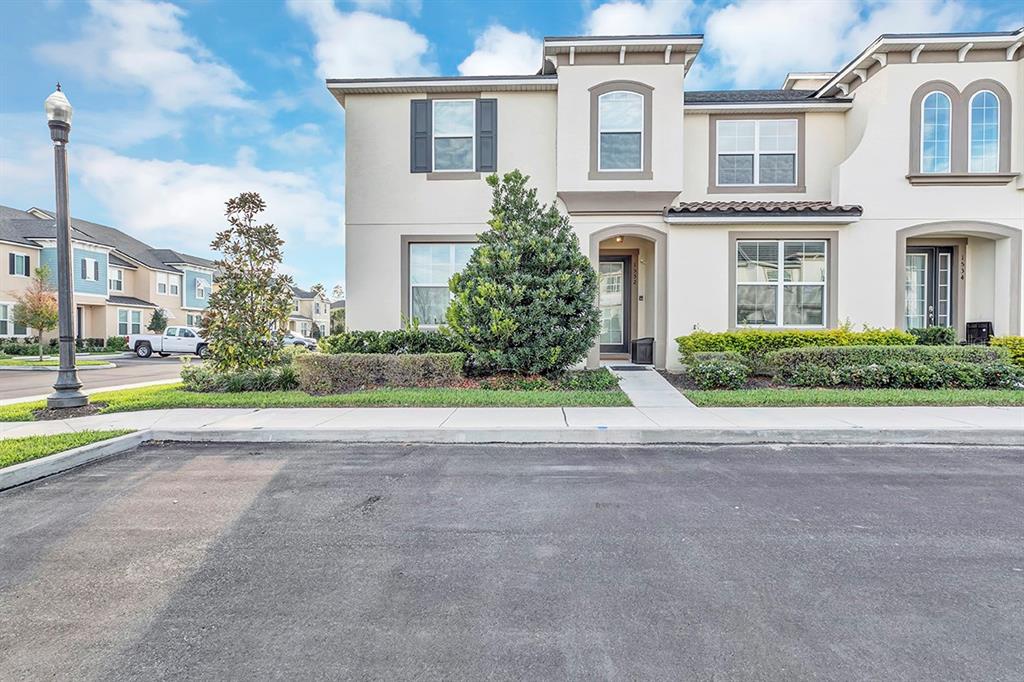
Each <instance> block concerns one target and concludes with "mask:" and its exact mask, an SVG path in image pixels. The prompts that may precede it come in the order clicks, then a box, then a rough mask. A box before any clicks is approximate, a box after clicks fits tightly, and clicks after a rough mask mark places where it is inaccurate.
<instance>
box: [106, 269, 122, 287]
mask: <svg viewBox="0 0 1024 682" xmlns="http://www.w3.org/2000/svg"><path fill="white" fill-rule="evenodd" d="M108 279H109V282H108V286H109V288H110V290H111V291H124V270H122V269H120V268H111V270H110V277H109V278H108Z"/></svg>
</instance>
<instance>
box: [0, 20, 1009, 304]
mask: <svg viewBox="0 0 1024 682" xmlns="http://www.w3.org/2000/svg"><path fill="white" fill-rule="evenodd" d="M1022 24H1024V3H1021V2H1018V1H1015V0H1006V1H998V2H996V1H988V2H981V1H977V0H974V1H972V0H732V1H731V2H730V1H726V2H722V1H719V2H697V1H695V0H694V1H691V0H646V1H643V0H635V1H631V0H616V1H612V2H600V1H599V0H593V1H579V0H563V1H560V2H559V1H554V2H540V1H537V0H517V1H509V2H499V1H496V0H495V1H490V2H487V1H475V2H465V1H462V0H446V1H432V0H421V1H420V0H359V1H357V2H340V1H339V2H333V3H332V2H330V1H329V0H322V1H317V0H289V1H282V2H271V1H269V0H266V1H261V2H238V1H236V2H217V1H214V0H192V1H189V0H176V1H174V2H147V1H144V0H117V1H107V0H95V1H93V2H86V1H81V0H76V1H71V0H29V1H26V0H7V1H6V2H4V3H2V4H0V203H2V204H6V205H10V206H16V207H19V208H28V207H30V206H41V207H52V206H53V188H52V183H53V178H52V170H51V169H52V165H51V164H52V161H51V150H50V146H49V137H48V132H47V129H46V123H45V119H44V116H43V113H42V102H43V100H44V99H45V98H46V96H47V95H48V94H49V93H50V92H51V91H52V90H53V85H54V83H55V82H56V81H57V80H60V81H61V82H62V83H63V84H64V89H65V92H66V93H67V95H68V97H69V99H70V100H71V102H72V104H73V106H74V107H75V114H74V127H73V131H72V145H71V147H70V148H69V149H70V154H71V161H70V163H71V166H70V168H71V180H72V197H71V206H72V212H73V213H74V215H75V216H76V217H81V218H85V219H88V220H93V221H95V222H101V223H106V224H110V225H114V226H117V227H120V228H122V229H125V230H126V231H129V232H132V233H133V234H136V235H137V236H139V237H140V238H142V239H143V240H145V241H148V242H149V243H151V244H153V245H154V246H159V247H167V248H176V249H181V250H185V251H188V252H191V253H195V254H197V255H207V254H208V253H209V249H208V245H209V242H210V240H211V239H212V238H213V235H214V233H215V232H216V231H217V230H218V229H220V228H221V227H222V226H223V225H224V221H223V202H224V201H225V200H226V199H227V198H228V197H229V196H231V195H233V194H237V193H238V192H241V191H246V190H256V191H259V192H261V193H262V194H263V196H264V198H265V199H266V200H267V201H268V203H269V206H270V207H269V211H268V214H267V217H268V219H269V220H272V221H273V222H274V223H275V224H276V225H277V226H278V228H279V229H280V230H281V233H282V236H283V237H284V238H285V241H286V247H285V264H284V269H285V271H287V272H289V273H290V274H292V275H293V276H294V277H295V279H296V283H297V284H299V285H301V286H309V285H311V284H313V283H314V282H322V283H323V284H325V285H326V286H327V288H328V289H330V288H331V287H333V286H334V285H335V284H338V283H342V282H343V281H344V182H345V178H344V149H343V141H344V127H345V117H344V112H343V111H342V109H341V108H340V107H339V106H338V105H337V103H336V102H335V101H334V100H333V98H331V97H330V95H328V93H327V91H326V89H325V88H324V85H323V78H324V77H325V76H329V77H335V78H346V77H371V76H402V75H427V74H444V75H457V74H465V75H479V74H502V73H529V72H533V71H535V70H536V68H537V67H538V66H539V63H540V39H541V38H542V37H543V36H545V35H573V34H622V33H675V32H693V33H704V34H705V47H704V50H703V51H702V53H701V55H700V57H699V58H698V61H697V62H696V64H695V67H694V69H693V70H692V71H691V75H690V79H688V82H687V87H689V88H691V89H702V88H741V87H742V88H749V87H778V86H779V85H780V84H781V83H782V79H783V78H784V76H785V74H786V73H787V72H789V71H796V70H826V69H830V68H835V67H837V66H840V65H842V64H843V63H845V62H846V61H848V60H849V59H850V58H851V57H852V56H854V55H855V54H856V53H857V52H859V51H860V50H861V49H863V48H864V47H865V46H866V45H867V44H868V43H869V42H870V41H871V40H873V39H874V38H875V37H877V35H878V34H880V33H886V32H888V33H894V32H918V31H921V32H925V31H967V30H1009V29H1013V28H1016V27H1019V26H1020V25H1022ZM691 81H692V82H691Z"/></svg>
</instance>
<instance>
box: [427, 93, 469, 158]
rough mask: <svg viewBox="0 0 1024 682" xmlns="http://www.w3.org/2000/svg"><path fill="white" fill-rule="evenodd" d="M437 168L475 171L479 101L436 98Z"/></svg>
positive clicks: (435, 137) (435, 145) (434, 114)
mask: <svg viewBox="0 0 1024 682" xmlns="http://www.w3.org/2000/svg"><path fill="white" fill-rule="evenodd" d="M433 125H434V131H433V132H434V170H435V171H440V172H445V171H472V170H474V169H475V168H476V164H475V163H474V159H475V158H476V154H475V151H476V150H475V137H476V101H475V100H471V99H437V100H434V112H433Z"/></svg>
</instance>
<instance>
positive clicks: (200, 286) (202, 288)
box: [196, 277, 206, 301]
mask: <svg viewBox="0 0 1024 682" xmlns="http://www.w3.org/2000/svg"><path fill="white" fill-rule="evenodd" d="M196 298H198V299H199V300H200V301H203V300H206V280H205V279H203V278H201V277H197V278H196Z"/></svg>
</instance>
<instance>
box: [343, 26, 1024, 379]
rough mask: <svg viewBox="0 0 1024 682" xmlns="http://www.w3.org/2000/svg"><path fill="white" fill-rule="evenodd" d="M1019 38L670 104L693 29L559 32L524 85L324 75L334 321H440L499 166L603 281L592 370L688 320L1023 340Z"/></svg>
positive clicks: (921, 44)
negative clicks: (333, 229)
mask: <svg viewBox="0 0 1024 682" xmlns="http://www.w3.org/2000/svg"><path fill="white" fill-rule="evenodd" d="M1022 42H1024V28H1022V29H1019V30H1017V31H1014V32H999V33H972V34H941V35H932V34H915V35H883V36H881V37H880V38H878V39H877V40H876V41H875V42H873V43H872V44H871V45H870V46H868V48H867V49H865V50H864V51H863V52H862V53H861V54H859V55H858V56H857V57H855V58H854V59H853V60H852V61H851V62H850V63H849V64H848V65H847V66H845V67H844V68H843V69H841V70H840V71H838V72H836V73H831V72H829V73H799V74H790V75H789V76H788V77H787V78H786V80H785V82H784V83H783V86H782V87H781V88H779V89H777V90H757V91H749V90H748V91H703V92H701V91H693V92H689V91H687V89H686V87H685V84H686V76H687V73H688V71H689V70H690V68H691V66H692V65H693V63H694V60H695V59H696V58H697V55H698V53H699V51H700V48H701V46H702V44H703V38H702V36H699V35H666V36H619V37H594V36H587V37H556V38H547V39H545V41H544V46H543V62H542V67H541V68H540V70H539V71H538V73H537V74H536V75H533V76H494V77H452V78H448V77H444V78H442V77H438V78H433V77H428V78H383V79H354V80H353V79H349V80H336V79H329V80H328V81H327V87H328V89H329V90H330V92H332V94H333V95H334V96H335V98H336V99H337V100H338V101H339V103H340V104H341V105H342V106H343V107H344V109H345V115H346V123H345V144H346V154H345V161H346V164H347V169H346V187H345V193H346V196H345V206H346V229H347V236H346V280H347V293H348V297H347V301H348V303H347V306H348V310H347V317H348V324H349V327H350V328H352V329H387V328H396V327H398V326H399V325H400V324H401V321H402V318H403V317H404V316H408V317H411V318H416V319H418V320H419V321H420V323H421V324H423V325H426V326H429V325H434V324H439V323H441V322H443V319H444V312H445V309H446V307H447V305H448V301H449V298H450V295H449V292H448V290H447V281H448V278H449V277H450V276H451V274H452V273H454V272H456V271H457V270H458V269H459V268H461V267H462V266H463V264H464V263H465V262H466V259H467V258H468V257H469V254H470V253H471V251H472V245H473V242H474V241H475V235H476V234H477V233H479V232H480V231H482V230H483V229H486V226H485V222H486V220H487V218H488V213H487V210H488V207H489V203H490V192H489V188H488V187H487V185H486V184H485V183H484V181H483V176H485V175H486V174H488V173H490V172H495V171H497V172H505V171H508V170H511V169H513V168H519V169H521V170H522V171H524V172H525V173H527V174H529V175H530V176H531V178H532V183H533V184H534V185H535V186H536V187H537V188H538V194H539V196H541V197H542V198H545V199H547V200H549V201H556V202H557V203H558V205H559V207H560V208H561V209H562V210H563V211H565V212H567V213H568V214H569V216H570V218H571V220H572V224H573V227H574V229H575V231H576V233H577V235H578V236H579V239H580V243H581V246H582V248H583V249H584V251H585V252H586V253H589V255H590V258H591V260H592V262H593V264H594V267H595V269H597V271H598V273H599V282H600V294H599V301H598V304H599V306H600V309H601V315H602V328H601V334H600V338H599V339H597V340H595V344H594V348H593V349H592V352H591V354H590V356H589V358H588V364H589V365H590V366H595V365H597V364H598V363H599V361H600V359H601V358H602V357H607V358H619V357H622V356H623V355H624V354H625V353H626V351H627V350H628V348H629V344H630V341H631V340H632V339H635V338H639V337H653V338H654V340H655V364H656V365H657V366H659V367H666V366H667V367H670V368H672V367H677V366H678V359H677V358H676V357H675V353H674V352H672V348H673V346H674V344H673V342H672V339H674V338H675V337H677V336H680V335H682V334H686V333H689V332H691V331H693V330H695V329H704V330H711V331H715V330H724V329H737V328H746V327H756V328H768V329H790V328H799V329H816V328H829V327H835V326H838V325H840V324H843V323H845V322H850V323H852V324H854V325H855V326H859V325H871V326H877V327H898V328H914V327H922V326H928V325H944V326H950V327H953V328H955V329H956V330H957V332H958V334H959V336H960V337H961V338H964V337H965V334H966V325H967V324H968V323H971V322H983V323H991V324H992V326H993V328H994V331H995V333H997V334H1020V333H1021V319H1022V314H1024V311H1022V298H1024V296H1022V286H1024V285H1022V277H1021V261H1022V253H1024V246H1022V238H1021V235H1022V230H1024V176H1022V175H1021V168H1022V167H1024V142H1022V139H1024V136H1022V135H1021V132H1020V131H1021V121H1022V120H1024V119H1022V116H1024V61H1022V58H1024V48H1022Z"/></svg>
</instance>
